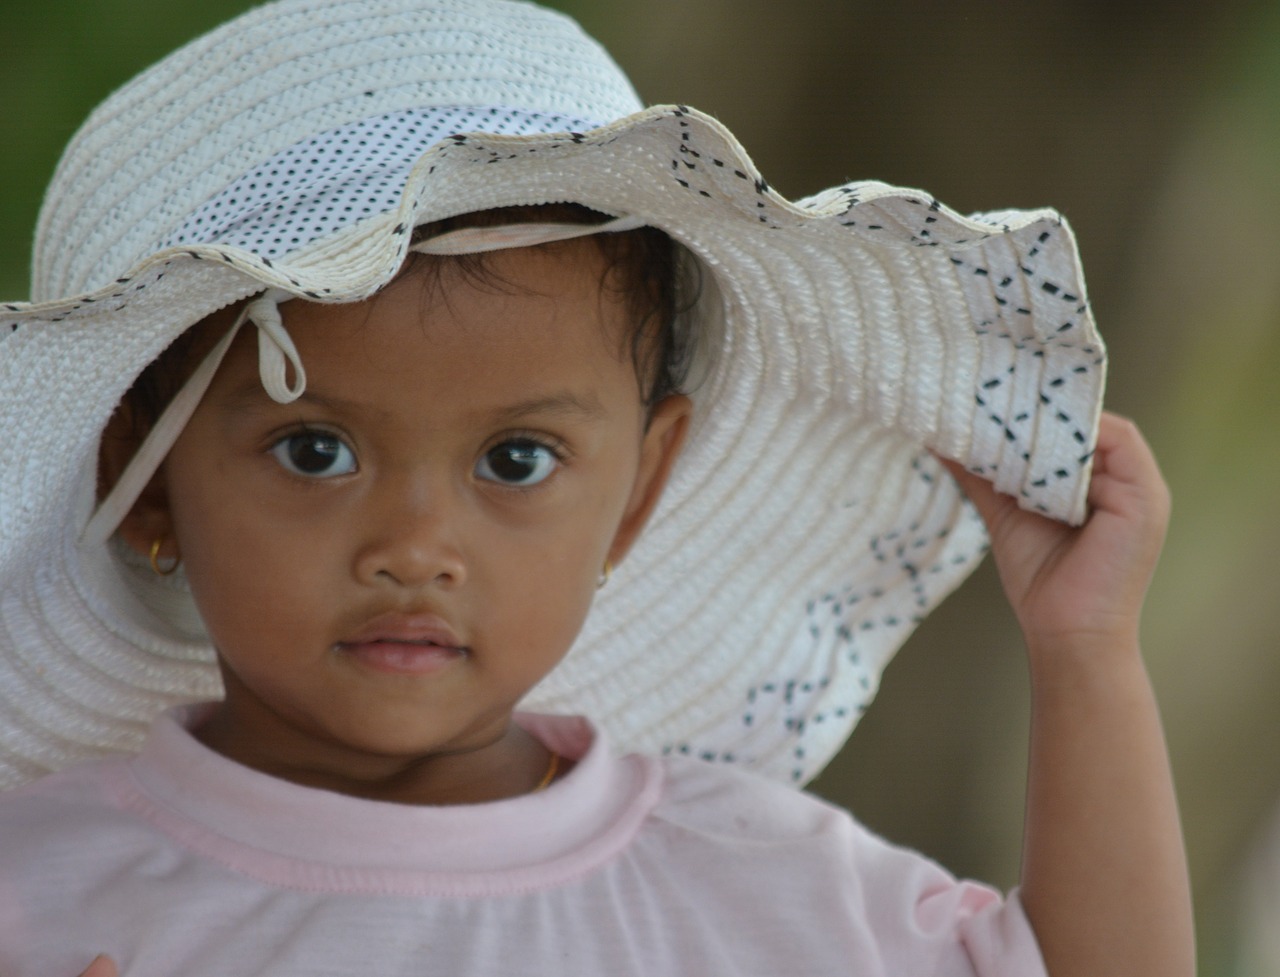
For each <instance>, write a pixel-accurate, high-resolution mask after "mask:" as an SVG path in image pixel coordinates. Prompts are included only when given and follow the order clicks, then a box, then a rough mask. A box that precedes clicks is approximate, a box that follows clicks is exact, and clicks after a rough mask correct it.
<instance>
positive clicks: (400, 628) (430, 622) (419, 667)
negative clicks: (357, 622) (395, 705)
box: [335, 613, 468, 675]
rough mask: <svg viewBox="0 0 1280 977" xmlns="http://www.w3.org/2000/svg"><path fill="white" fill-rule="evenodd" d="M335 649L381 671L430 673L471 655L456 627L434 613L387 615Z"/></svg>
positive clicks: (344, 640) (375, 620)
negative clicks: (457, 633) (453, 627)
mask: <svg viewBox="0 0 1280 977" xmlns="http://www.w3.org/2000/svg"><path fill="white" fill-rule="evenodd" d="M335 648H336V650H337V651H339V652H340V653H342V654H345V655H348V656H350V657H351V658H352V659H353V660H355V661H357V662H359V663H360V664H362V665H365V666H367V667H369V668H372V669H374V670H376V671H380V672H390V673H393V674H402V675H430V674H434V673H436V672H439V671H441V670H443V669H445V668H448V667H449V666H450V665H452V664H454V663H455V662H458V661H461V660H462V659H464V658H466V657H467V654H468V649H467V647H466V646H465V645H463V644H462V643H461V641H459V639H458V637H457V635H456V634H455V633H454V631H453V629H452V628H450V627H449V625H448V624H447V623H446V622H445V621H444V620H443V619H441V618H439V617H437V616H436V615H434V614H400V613H392V614H383V615H380V616H378V617H376V618H374V619H372V620H371V621H369V622H368V623H367V624H365V625H364V626H363V627H361V628H360V629H359V630H357V631H355V632H354V633H353V634H351V635H350V636H348V637H346V638H344V639H343V640H341V641H339V642H338V643H337V644H336V645H335Z"/></svg>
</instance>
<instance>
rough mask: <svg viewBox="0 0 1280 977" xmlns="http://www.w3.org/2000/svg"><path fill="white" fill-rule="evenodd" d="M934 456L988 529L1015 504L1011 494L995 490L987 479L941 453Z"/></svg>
mask: <svg viewBox="0 0 1280 977" xmlns="http://www.w3.org/2000/svg"><path fill="white" fill-rule="evenodd" d="M934 457H935V458H937V459H938V461H940V462H941V463H942V467H943V468H945V469H946V470H947V471H948V472H949V473H950V474H951V477H952V478H954V479H955V480H956V482H957V484H959V486H960V490H961V491H962V492H964V494H965V495H967V496H968V497H969V501H970V502H972V503H973V506H974V508H975V509H977V510H978V515H980V516H981V517H982V520H983V522H985V523H986V524H987V528H988V529H991V528H993V527H994V526H995V525H996V524H997V523H998V522H999V521H1000V519H1001V518H1002V517H1003V515H1004V514H1005V513H1006V512H1008V511H1009V509H1010V508H1011V507H1014V506H1016V505H1017V501H1016V500H1015V499H1014V498H1013V497H1012V496H1009V495H1003V494H1001V493H1000V492H997V491H996V487H995V486H994V485H992V484H991V483H990V482H989V481H987V480H986V479H985V478H983V477H982V476H981V475H975V474H974V473H973V472H971V471H969V470H968V469H967V468H965V467H964V466H963V465H961V464H960V463H959V462H957V461H953V460H952V459H950V458H943V457H942V456H941V455H934Z"/></svg>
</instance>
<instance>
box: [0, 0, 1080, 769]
mask: <svg viewBox="0 0 1280 977" xmlns="http://www.w3.org/2000/svg"><path fill="white" fill-rule="evenodd" d="M815 139H819V140H820V135H819V136H817V137H815ZM556 201H574V202H578V203H581V204H584V205H586V206H588V207H591V208H594V209H596V210H598V211H602V212H604V213H607V214H610V215H617V216H618V217H620V218H623V221H622V223H621V224H620V225H619V226H622V227H629V226H635V225H637V224H648V225H651V226H655V227H658V228H661V229H662V230H664V231H666V232H667V233H668V234H669V235H671V237H673V238H674V239H675V240H676V241H678V242H679V243H680V244H681V245H682V246H683V247H684V248H685V249H686V250H687V251H688V253H689V254H691V255H692V256H693V257H694V259H696V261H697V263H698V264H699V265H700V266H701V269H702V278H703V287H702V292H701V295H700V298H699V300H698V303H697V306H696V307H695V309H694V310H693V313H692V314H691V317H690V321H689V328H691V329H693V330H696V332H697V334H698V335H699V337H700V348H701V350H702V352H703V354H704V357H705V361H704V364H703V371H702V372H703V377H702V379H701V382H700V383H699V384H698V386H697V389H696V390H694V391H693V395H694V399H695V402H696V413H695V418H694V423H693V427H692V431H691V436H690V440H689V444H688V447H687V449H686V451H685V453H684V456H683V457H682V459H681V461H680V463H679V466H678V468H677V470H676V471H675V473H674V475H673V478H672V483H671V485H670V488H669V490H668V492H667V494H666V497H665V498H664V500H663V503H662V505H661V507H660V508H659V510H658V512H657V513H656V515H655V517H654V519H653V522H652V525H651V527H650V528H649V530H648V531H647V532H646V534H645V535H644V536H643V537H642V539H641V541H640V543H639V544H638V545H637V547H636V548H635V550H634V551H633V552H632V554H631V556H630V557H629V558H628V560H627V561H626V563H625V564H624V565H623V566H621V567H620V568H619V569H618V571H617V572H616V574H615V575H614V578H613V580H612V581H611V582H610V584H609V586H608V587H606V588H605V589H604V590H602V591H601V592H600V595H599V596H598V598H597V601H596V604H595V606H594V608H593V609H592V611H591V614H590V616H589V618H588V620H587V623H586V626H585V629H584V631H583V633H582V635H581V636H580V638H579V640H578V641H577V643H576V644H575V646H574V648H573V650H572V651H571V653H570V655H569V657H568V658H567V659H566V661H565V662H564V663H563V664H562V665H561V666H560V667H559V668H558V669H557V670H556V671H555V672H553V673H552V675H551V676H550V677H549V678H547V679H546V680H545V682H544V683H543V684H542V685H541V686H539V687H538V688H537V689H536V690H534V692H533V694H532V695H531V697H530V700H529V702H528V703H527V705H529V706H530V707H532V708H538V709H545V710H551V711H560V712H564V711H581V712H585V713H587V714H589V715H591V716H592V717H593V718H595V719H596V720H597V721H599V722H600V723H601V724H602V725H603V726H604V727H605V728H607V729H608V730H609V732H610V734H611V735H612V736H613V738H614V739H615V741H617V742H619V743H620V744H621V745H622V746H623V747H625V748H634V749H639V750H645V751H659V750H676V751H681V752H689V753H692V754H694V755H698V756H702V757H704V758H706V759H708V760H719V761H737V762H742V763H746V764H750V765H752V766H754V767H756V768H757V769H760V770H762V771H764V772H766V773H768V774H770V775H773V776H776V777H778V778H781V779H784V780H786V781H788V782H795V783H802V782H804V781H807V780H808V779H810V778H811V777H812V776H814V775H815V774H816V773H817V772H818V771H819V770H820V769H821V768H822V766H823V765H824V764H825V762H826V761H827V760H828V759H830V757H831V756H832V754H833V753H834V752H835V751H836V750H837V749H838V748H839V747H840V745H841V744H842V743H843V742H844V740H845V739H846V738H847V736H848V734H849V732H850V730H851V729H852V728H853V725H854V723H855V722H856V721H857V718H858V716H859V715H860V714H861V712H862V710H863V709H864V708H865V706H866V704H867V703H868V702H869V701H870V699H871V697H872V695H873V694H874V691H875V687H876V685H877V682H878V677H879V674H880V672H881V670H882V668H883V667H884V665H885V664H886V662H887V661H888V659H889V658H890V657H891V655H892V654H893V652H894V651H895V650H896V649H897V647H898V646H899V645H900V644H901V642H902V641H903V640H904V639H905V637H906V636H907V634H908V633H909V632H910V631H911V630H912V628H913V627H914V626H915V624H916V623H917V622H918V621H919V620H920V618H921V617H922V616H923V615H924V614H925V613H927V612H928V611H929V610H930V609H931V608H932V607H933V606H934V605H935V604H936V603H937V602H938V601H939V600H941V599H942V598H943V597H944V596H945V595H946V594H947V593H948V592H949V591H950V590H951V589H952V588H954V587H955V586H956V585H957V584H958V583H959V582H960V581H961V580H962V579H963V578H964V577H965V576H966V575H967V574H968V573H969V571H970V570H971V569H972V568H973V566H974V565H975V563H976V561H977V560H978V559H979V558H980V556H981V554H982V552H983V550H984V549H985V537H984V535H983V531H982V528H981V526H980V524H979V522H978V520H977V518H976V516H975V515H974V514H973V513H972V510H971V509H970V508H969V507H968V506H967V504H965V503H964V502H963V501H962V500H961V498H960V495H959V493H958V491H957V489H956V487H955V485H954V484H953V482H952V481H951V480H950V478H948V477H947V476H946V475H945V474H944V473H943V472H942V469H941V467H940V466H939V464H938V463H937V462H936V461H935V460H934V459H933V458H932V457H931V456H930V454H929V452H928V450H927V448H931V449H933V450H935V451H937V452H939V453H940V454H943V455H946V456H949V457H953V458H957V459H959V460H960V461H961V462H963V463H964V464H965V465H967V466H968V467H970V468H971V469H973V470H975V471H978V472H981V473H983V474H985V475H986V476H987V477H989V478H991V479H992V480H993V481H994V482H995V483H996V485H997V486H998V487H999V488H1001V489H1002V490H1004V491H1006V492H1009V493H1011V494H1013V495H1015V496H1017V497H1018V498H1019V500H1020V501H1021V503H1022V504H1023V505H1024V506H1026V507H1028V508H1032V509H1035V510H1039V511H1041V512H1044V513H1047V514H1048V515H1051V516H1054V517H1057V518H1061V519H1066V520H1070V521H1073V522H1080V521H1081V520H1082V519H1083V517H1084V515H1085V501H1084V500H1085V491H1086V487H1087V483H1088V476H1089V466H1090V457H1091V455H1092V449H1093V445H1094V438H1095V435H1096V427H1097V418H1098V411H1099V405H1100V400H1101V390H1102V384H1103V374H1104V356H1103V350H1102V346H1101V343H1100V341H1099V339H1098V337H1097V335H1096V333H1095V331H1094V325H1093V320H1092V316H1091V314H1090V311H1089V309H1088V305H1087V302H1086V300H1085V297H1084V285H1083V281H1082V279H1081V274H1080V269H1079V264H1078V259H1077V257H1076V251H1075V244H1074V241H1073V239H1072V236H1071V233H1070V231H1069V230H1068V228H1067V227H1066V225H1065V224H1064V223H1063V221H1062V219H1061V217H1059V215H1058V214H1056V213H1055V212H1053V211H1049V210H1041V211H1032V212H1004V213H996V214H984V215H977V216H974V217H967V218H966V217H961V216H959V215H957V214H955V213H954V212H952V211H950V210H948V209H946V208H945V207H942V206H941V205H939V204H938V202H937V201H935V200H934V199H932V198H931V197H930V196H928V195H926V194H924V193H921V192H919V191H915V190H902V189H897V188H893V187H889V186H886V185H884V184H880V183H854V184H850V185H848V186H843V187H837V188H834V189H832V190H828V191H826V192H824V193H821V194H819V195H817V196H815V197H812V198H809V199H807V200H803V201H800V202H798V203H792V202H789V201H787V200H785V199H783V198H782V197H781V196H779V195H778V194H777V193H775V192H774V191H773V190H772V189H771V188H770V187H769V186H768V184H767V183H766V182H765V180H764V179H763V178H762V177H761V176H760V174H759V173H758V172H757V171H756V169H755V168H754V166H753V165H752V163H751V161H750V159H749V158H748V157H747V155H746V153H745V152H744V151H743V150H742V148H741V147H740V146H739V145H738V143H737V142H736V141H735V140H734V138H733V136H732V135H731V134H730V133H728V132H727V131H726V130H725V129H724V128H723V127H722V126H721V125H720V124H718V123H717V122H715V121H714V120H713V119H710V118H708V117H707V116H705V115H702V114H700V113H698V112H696V111H694V110H692V109H688V108H685V107H673V106H664V107H655V108H649V109H642V106H641V103H640V102H639V101H638V99H637V97H636V95H635V93H634V92H633V90H632V89H631V87H630V85H629V83H628V82H627V80H626V78H625V77H624V76H623V75H622V74H621V72H620V71H619V70H618V68H617V67H616V66H615V65H614V64H613V62H612V61H611V60H610V59H609V58H608V56H607V55H606V54H605V53H604V52H603V51H602V50H601V49H600V48H599V46H597V45H596V44H595V43H594V42H593V41H591V40H590V39H589V38H587V37H585V36H584V35H583V34H582V33H581V31H580V30H579V29H578V28H577V27H576V25H574V24H573V23H572V22H571V21H569V20H568V19H566V18H564V17H563V16H561V15H558V14H554V13H551V12H548V11H545V10H542V9H540V8H537V7H534V6H530V5H526V4H521V3H508V2H502V0H281V2H278V3H274V4H268V5H266V6H264V7H261V8H258V9H256V10H254V11H252V12H250V13H248V14H246V15H245V16H243V17H240V18H239V19H237V20H235V21H232V22H231V23H229V24H227V25H225V26H224V27H222V28H221V29H219V30H217V31H215V32H213V33H212V34H209V35H207V36H206V37H203V38H201V39H199V40H197V41H195V42H193V43H192V44H190V45H188V46H186V47H185V48H183V49H181V50H179V51H178V52H176V53H175V54H173V55H171V56H170V57H169V58H167V59H165V60H164V61H162V62H161V63H160V64H158V65H156V66H155V67H154V68H152V69H150V70H149V71H147V72H145V73H144V74H142V75H141V76H139V77H138V78H137V79H135V80H134V81H133V82H131V83H130V84H128V85H127V86H125V87H124V88H123V89H121V90H120V91H118V92H117V93H116V94H115V95H113V96H112V97H111V98H110V99H108V100H107V102H105V103H104V104H103V105H102V106H101V107H100V108H99V109H98V110H97V111H96V112H95V113H94V114H93V115H92V116H91V117H90V118H89V120H88V121H87V122H86V123H85V125H84V127H83V128H82V129H81V130H80V132H79V134H78V135H77V136H76V137H75V138H74V139H73V141H72V143H71V145H70V146H69V148H68V149H67V152H66V154H65V156H64V157H63V159H62V162H61V163H60V165H59V167H58V170H57V173H56V175H55V177H54V180H53V183H52V185H51V187H50V190H49V193H48V196H47V199H46V201H45V206H44V209H43V211H42V213H41V216H40V222H39V227H38V233H37V240H36V248H35V258H34V277H33V286H32V290H33V301H32V302H31V303H14V304H5V305H0V422H2V423H3V427H4V430H5V431H6V432H7V433H6V437H5V438H4V440H3V441H2V442H0V785H9V784H14V783H18V782H21V781H23V780H26V779H29V778H31V777H34V776H37V775H39V774H41V773H44V772H46V771H48V770H52V769H57V768H59V767H62V766H65V765H67V764H69V763H71V762H74V761H77V760H80V759H83V758H86V757H90V756H95V755H99V754H102V753H104V752H110V751H119V750H130V749H133V748H136V746H137V745H138V744H139V743H140V741H141V738H142V735H143V733H144V731H145V729H146V727H147V725H148V723H149V722H150V720H151V719H152V717H153V716H154V715H155V714H156V713H157V712H158V711H160V710H162V709H163V708H165V707H167V706H169V705H171V704H174V703H178V702H185V701H193V700H200V699H209V698H216V697H218V696H219V695H220V694H221V687H220V681H219V678H218V675H217V670H216V667H215V665H214V663H213V652H212V649H211V647H210V646H209V644H208V643H207V640H206V639H205V637H204V634H203V630H202V627H201V625H200V622H199V619H198V617H197V615H196V613H195V611H194V607H193V604H192V602H191V600H190V596H189V593H188V592H187V590H186V589H185V586H184V585H183V583H182V581H181V575H180V574H179V575H177V576H176V577H173V578H160V577H157V576H155V575H154V574H152V573H151V571H150V570H149V569H147V568H146V567H145V566H143V567H139V566H138V565H137V562H138V561H137V560H131V559H130V558H129V557H128V555H127V554H125V552H124V550H123V547H121V546H119V545H118V544H117V543H115V542H114V541H112V542H108V543H106V544H103V543H101V542H99V541H98V539H97V538H96V537H97V535H100V534H99V533H95V532H93V531H87V530H86V527H88V524H89V520H90V517H91V515H92V513H93V509H94V505H95V498H94V493H95V477H96V476H95V472H96V462H97V452H98V442H99V438H100V436H101V432H102V429H103V426H104V424H105V423H106V421H107V418H108V417H109V416H110V414H111V412H112V410H113V408H114V407H115V405H116V404H117V403H118V402H119V400H120V398H121V396H122V395H123V394H124V393H125V391H126V390H127V389H128V388H129V386H130V385H131V383H132V382H133V380H134V378H135V377H136V376H137V374H138V373H139V372H140V371H141V370H142V369H143V367H145V366H146V364H147V363H148V362H150V361H151V360H152V359H154V358H155V357H156V356H157V355H158V354H159V353H160V352H161V351H162V350H163V349H164V348H165V347H166V346H167V345H168V344H169V343H170V342H171V341H172V340H173V339H174V338H175V337H176V336H177V335H178V334H179V333H181V332H182V331H183V330H184V329H186V328H187V327H189V326H190V325H192V324H193V323H195V322H197V321H198V320H200V319H202V318H203V317H205V316H206V315H208V314H209V313H211V312H213V311H215V310H217V309H219V308H221V307H223V306H226V305H228V304H230V303H232V302H236V301H238V300H241V299H244V298H246V297H249V296H253V295H255V294H258V293H262V292H263V291H264V290H270V291H269V292H268V293H267V296H268V299H269V302H268V303H267V304H268V305H270V308H266V309H265V311H264V310H263V303H259V305H258V314H255V315H254V316H253V317H252V322H253V324H255V325H257V326H258V327H259V329H260V331H262V333H263V335H269V334H271V319H272V316H271V309H272V308H274V303H275V302H277V301H279V300H281V299H283V298H286V297H291V296H302V297H306V298H310V299H312V300H318V301H326V302H346V301H355V300H359V299H362V298H364V297H367V296H368V295H370V294H372V293H374V292H376V291H377V290H378V289H379V288H380V287H382V286H383V285H385V284H386V283H387V282H388V281H389V280H390V278H391V277H392V276H393V275H394V274H395V273H396V271H397V269H398V268H399V267H400V265H401V263H402V262H403V260H404V258H405V254H406V250H407V248H408V246H409V243H410V233H411V231H412V230H413V228H414V227H415V226H418V225H421V224H424V223H428V222H431V221H435V220H439V219H441V218H444V217H448V216H452V215H456V214H460V213H465V212H470V211H475V210H482V209H487V208H493V207H500V206H507V205H517V204H530V203H544V202H556ZM284 342H285V343H286V344H287V336H286V337H284ZM264 343H265V344H266V345H271V343H270V342H268V341H267V340H264ZM276 347H280V348H282V349H283V347H281V344H280V343H276V344H275V347H273V348H276ZM283 351H284V353H285V355H287V354H288V350H287V349H283ZM273 395H275V394H274V393H273ZM926 446H927V447H926ZM93 528H94V527H89V529H90V530H92V529H93ZM108 528H109V527H108Z"/></svg>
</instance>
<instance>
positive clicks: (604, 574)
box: [596, 560, 613, 590]
mask: <svg viewBox="0 0 1280 977" xmlns="http://www.w3.org/2000/svg"><path fill="white" fill-rule="evenodd" d="M611 573H613V564H612V563H610V562H609V561H608V560H605V561H604V569H603V570H601V571H600V579H599V580H597V581H596V590H600V589H601V588H602V587H603V586H604V585H605V584H607V583H608V582H609V574H611Z"/></svg>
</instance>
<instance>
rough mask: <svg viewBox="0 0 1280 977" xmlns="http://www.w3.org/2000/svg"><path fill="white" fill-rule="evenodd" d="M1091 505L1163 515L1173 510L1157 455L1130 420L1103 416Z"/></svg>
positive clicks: (1116, 416) (1111, 509) (1100, 425)
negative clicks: (1133, 508)
mask: <svg viewBox="0 0 1280 977" xmlns="http://www.w3.org/2000/svg"><path fill="white" fill-rule="evenodd" d="M1089 503H1090V505H1092V506H1094V507H1096V508H1099V509H1103V510H1108V511H1120V510H1122V509H1126V508H1129V507H1131V506H1137V507H1141V508H1143V509H1144V510H1147V511H1148V512H1149V513H1150V514H1153V515H1159V514H1160V513H1162V512H1167V510H1168V508H1169V490H1168V486H1167V485H1166V484H1165V482H1164V477H1163V476H1162V475H1161V473H1160V466H1159V464H1158V463H1157V462H1156V458H1155V453H1154V452H1153V451H1152V450H1151V446H1150V445H1148V444H1147V441H1146V439H1145V438H1144V437H1143V436H1142V432H1141V431H1140V430H1139V429H1138V426H1137V425H1136V424H1135V423H1134V422H1133V421H1131V420H1129V419H1128V418H1124V417H1120V416H1118V415H1115V414H1103V415H1102V418H1101V420H1100V422H1099V425H1098V449H1097V454H1096V455H1095V457H1094V469H1093V479H1092V481H1091V482H1090V485H1089Z"/></svg>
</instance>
